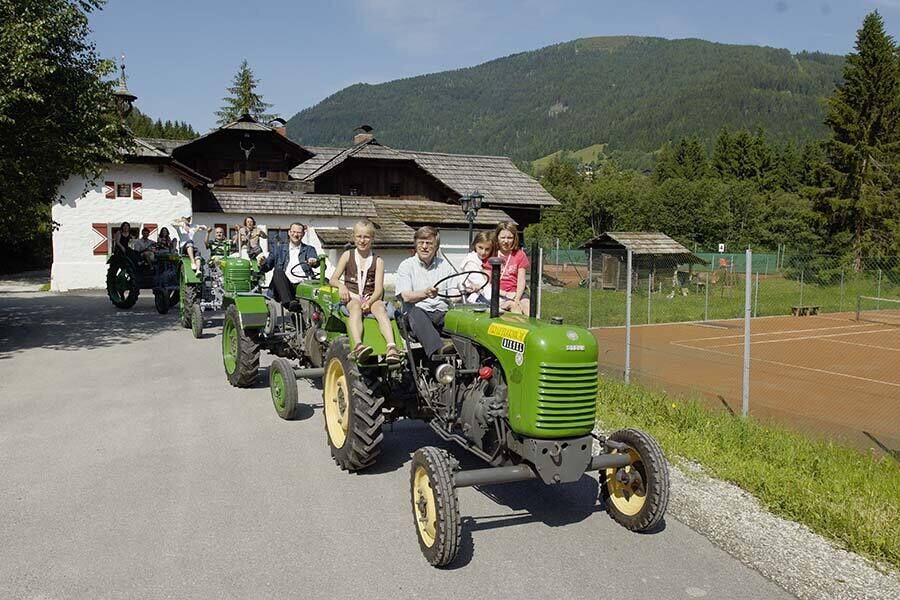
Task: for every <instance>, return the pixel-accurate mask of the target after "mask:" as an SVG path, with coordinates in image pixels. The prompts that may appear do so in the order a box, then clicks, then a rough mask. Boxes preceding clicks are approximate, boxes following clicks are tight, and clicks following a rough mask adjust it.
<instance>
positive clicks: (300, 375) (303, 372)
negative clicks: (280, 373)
mask: <svg viewBox="0 0 900 600" xmlns="http://www.w3.org/2000/svg"><path fill="white" fill-rule="evenodd" d="M324 376H325V367H314V368H311V369H294V377H296V378H297V379H318V378H320V377H324Z"/></svg>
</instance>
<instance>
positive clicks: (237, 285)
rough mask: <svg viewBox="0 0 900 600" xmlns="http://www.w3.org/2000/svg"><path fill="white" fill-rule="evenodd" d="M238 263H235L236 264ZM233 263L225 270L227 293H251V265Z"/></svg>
mask: <svg viewBox="0 0 900 600" xmlns="http://www.w3.org/2000/svg"><path fill="white" fill-rule="evenodd" d="M236 262H237V261H235V263H236ZM235 263H231V264H229V265H227V267H226V268H225V278H224V279H225V281H224V283H225V291H226V292H249V291H250V263H248V262H245V261H242V263H243V264H241V263H238V264H235Z"/></svg>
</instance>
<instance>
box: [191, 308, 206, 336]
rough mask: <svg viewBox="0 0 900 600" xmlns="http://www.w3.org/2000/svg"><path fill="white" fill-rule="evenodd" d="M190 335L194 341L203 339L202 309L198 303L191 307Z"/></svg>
mask: <svg viewBox="0 0 900 600" xmlns="http://www.w3.org/2000/svg"><path fill="white" fill-rule="evenodd" d="M191 333H192V334H193V336H194V338H195V339H198V340H199V339H200V338H201V337H203V309H202V308H201V307H200V303H199V302H195V303H194V304H193V305H192V306H191Z"/></svg>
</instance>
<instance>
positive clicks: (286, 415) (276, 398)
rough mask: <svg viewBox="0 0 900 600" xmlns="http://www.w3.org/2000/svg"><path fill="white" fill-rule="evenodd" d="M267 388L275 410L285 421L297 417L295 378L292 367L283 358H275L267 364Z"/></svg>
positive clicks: (298, 407)
mask: <svg viewBox="0 0 900 600" xmlns="http://www.w3.org/2000/svg"><path fill="white" fill-rule="evenodd" d="M269 389H270V390H271V392H272V404H274V405H275V412H277V413H278V416H279V417H281V418H282V419H284V420H285V421H291V420H293V419H296V418H297V413H298V412H299V409H300V405H299V402H298V393H297V378H296V377H295V376H294V368H293V367H292V366H291V363H290V362H288V361H287V360H286V359H284V358H276V359H275V360H274V361H273V362H272V364H271V366H269Z"/></svg>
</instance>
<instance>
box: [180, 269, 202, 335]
mask: <svg viewBox="0 0 900 600" xmlns="http://www.w3.org/2000/svg"><path fill="white" fill-rule="evenodd" d="M200 292H201V290H200V286H199V285H197V284H193V283H185V282H184V281H182V282H181V294H180V295H179V302H178V316H179V317H180V319H181V326H182V327H184V328H185V329H190V327H191V324H192V318H193V308H194V304H199V303H200V295H201V293H200Z"/></svg>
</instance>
